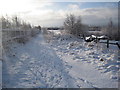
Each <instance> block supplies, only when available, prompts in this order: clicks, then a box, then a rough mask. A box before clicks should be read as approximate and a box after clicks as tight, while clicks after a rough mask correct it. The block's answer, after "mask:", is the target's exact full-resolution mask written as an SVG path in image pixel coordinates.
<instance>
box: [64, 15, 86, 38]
mask: <svg viewBox="0 0 120 90" xmlns="http://www.w3.org/2000/svg"><path fill="white" fill-rule="evenodd" d="M64 28H65V30H66V32H67V33H70V34H73V35H75V36H84V35H85V34H86V31H87V30H88V26H87V25H85V24H82V19H81V17H80V16H78V17H77V16H75V15H73V14H70V15H67V17H66V19H65V21H64Z"/></svg>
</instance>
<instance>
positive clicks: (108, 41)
mask: <svg viewBox="0 0 120 90" xmlns="http://www.w3.org/2000/svg"><path fill="white" fill-rule="evenodd" d="M107 48H109V39H107Z"/></svg>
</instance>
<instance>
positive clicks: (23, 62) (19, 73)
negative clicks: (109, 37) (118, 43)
mask: <svg viewBox="0 0 120 90" xmlns="http://www.w3.org/2000/svg"><path fill="white" fill-rule="evenodd" d="M48 38H49V42H46V40H45V39H47V38H44V36H43V34H42V33H41V34H40V35H38V36H37V37H35V38H33V39H31V40H30V41H29V42H28V43H26V44H22V45H21V44H17V43H14V44H13V45H12V46H11V48H9V50H8V52H7V53H6V56H4V57H5V59H4V61H3V73H2V75H3V77H2V80H3V83H2V85H3V88H5V87H6V88H15V87H17V88H59V87H61V88H118V79H119V78H118V71H119V67H118V65H119V64H120V61H118V58H117V57H118V54H117V53H118V48H117V47H114V46H111V47H110V48H109V49H107V48H105V46H104V44H96V43H94V42H91V43H86V42H84V41H83V40H82V39H77V38H76V37H74V36H72V35H61V34H60V33H55V34H52V37H50V36H49V37H48Z"/></svg>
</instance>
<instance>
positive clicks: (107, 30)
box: [64, 14, 120, 40]
mask: <svg viewBox="0 0 120 90" xmlns="http://www.w3.org/2000/svg"><path fill="white" fill-rule="evenodd" d="M91 22H92V21H91ZM99 27H101V26H99ZM64 28H65V31H66V33H70V34H73V35H75V36H77V37H79V36H80V37H85V36H87V35H90V34H91V35H92V34H95V33H89V31H90V27H89V26H88V25H85V24H83V23H82V18H81V16H75V15H74V14H69V15H67V16H66V19H65V21H64ZM96 35H106V36H107V37H109V39H110V40H120V31H119V30H118V26H117V25H114V23H113V21H112V20H111V19H110V20H109V22H108V24H107V25H105V26H104V27H101V30H99V31H97V33H96Z"/></svg>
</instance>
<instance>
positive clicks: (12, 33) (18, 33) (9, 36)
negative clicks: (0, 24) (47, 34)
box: [2, 28, 39, 43]
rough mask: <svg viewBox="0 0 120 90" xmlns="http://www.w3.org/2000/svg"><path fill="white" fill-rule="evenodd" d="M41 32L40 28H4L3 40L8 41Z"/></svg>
mask: <svg viewBox="0 0 120 90" xmlns="http://www.w3.org/2000/svg"><path fill="white" fill-rule="evenodd" d="M37 33H39V30H38V29H34V28H33V29H29V30H20V29H2V42H3V43H5V42H8V41H11V40H14V39H18V38H29V37H31V36H34V35H36V34H37Z"/></svg>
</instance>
